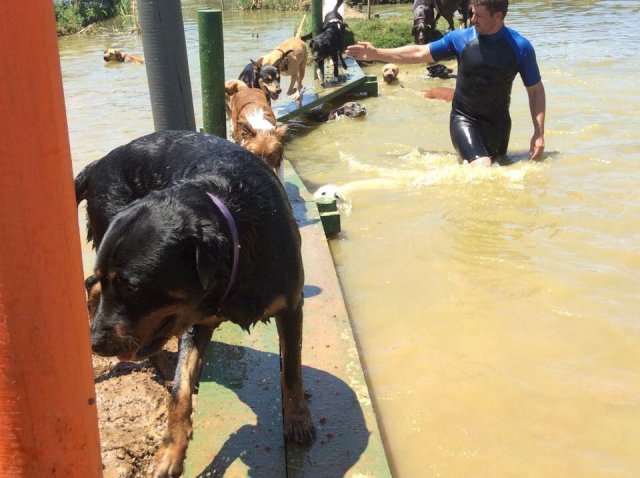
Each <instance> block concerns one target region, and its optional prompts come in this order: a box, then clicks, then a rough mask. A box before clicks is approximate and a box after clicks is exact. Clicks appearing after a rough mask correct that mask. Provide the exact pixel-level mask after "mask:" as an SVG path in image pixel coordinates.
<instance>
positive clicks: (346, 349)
mask: <svg viewBox="0 0 640 478" xmlns="http://www.w3.org/2000/svg"><path fill="white" fill-rule="evenodd" d="M286 172H287V175H286V177H287V186H286V187H287V192H288V194H289V198H290V201H291V204H292V207H293V209H294V214H295V216H296V220H297V222H298V226H299V227H300V233H301V235H302V250H303V251H302V252H303V260H304V266H305V289H304V293H305V305H304V338H303V340H304V342H303V356H302V361H303V364H302V373H303V378H304V386H305V391H306V392H307V393H308V394H309V406H310V409H311V414H312V417H313V420H314V423H315V425H316V428H317V432H318V434H317V439H316V442H315V443H314V444H313V445H312V446H311V447H309V448H308V449H305V448H302V447H296V446H291V445H285V444H284V441H283V436H282V413H281V409H280V407H281V398H280V387H279V379H278V374H279V361H278V339H277V332H276V330H275V324H272V325H268V326H265V325H259V326H257V327H256V328H255V329H253V330H252V333H251V335H248V334H246V333H244V332H242V331H241V330H240V328H239V327H237V326H234V325H232V324H224V325H223V327H222V328H221V330H217V331H216V332H215V333H214V342H212V344H211V347H210V350H209V353H208V358H207V364H206V367H205V371H204V372H203V377H202V380H201V385H200V392H199V394H198V397H197V403H196V412H195V419H194V422H195V423H194V430H195V431H194V439H193V442H192V444H191V445H190V447H189V456H188V461H187V469H186V472H185V475H184V476H185V477H195V476H212V477H213V476H252V477H262V476H264V477H279V476H288V477H302V476H304V477H322V478H326V477H341V476H350V477H351V476H352V477H356V476H357V477H387V476H391V474H390V472H389V467H388V464H387V460H386V456H385V451H384V447H383V445H382V440H381V437H380V432H379V429H378V425H377V422H376V417H375V414H374V411H373V407H372V404H371V400H370V397H369V391H368V388H367V384H366V382H365V378H364V374H363V371H362V366H361V363H360V359H359V356H358V351H357V348H356V344H355V340H354V338H353V333H352V329H351V324H350V322H349V317H348V315H347V311H346V308H345V305H344V300H343V297H342V293H341V291H340V285H339V282H338V279H337V277H336V272H335V269H334V266H333V261H332V258H331V254H330V252H329V248H328V244H327V242H326V239H325V236H324V232H323V229H322V225H321V222H320V218H319V215H318V211H317V207H316V205H315V203H314V202H313V198H312V197H311V195H310V194H309V192H308V191H307V190H306V189H305V188H304V186H303V185H302V183H301V181H300V179H299V178H298V176H297V175H296V174H295V172H294V171H293V169H292V168H291V166H290V165H289V164H288V163H287V168H286Z"/></svg>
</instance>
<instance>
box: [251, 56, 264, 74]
mask: <svg viewBox="0 0 640 478" xmlns="http://www.w3.org/2000/svg"><path fill="white" fill-rule="evenodd" d="M249 61H250V62H251V64H252V65H253V71H254V73H255V74H256V75H259V74H260V70H262V58H258V61H253V60H249Z"/></svg>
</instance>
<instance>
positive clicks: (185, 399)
mask: <svg viewBox="0 0 640 478" xmlns="http://www.w3.org/2000/svg"><path fill="white" fill-rule="evenodd" d="M213 329H214V328H213V327H208V326H203V325H194V326H193V328H192V329H191V330H189V331H188V332H185V334H184V335H183V336H182V337H181V338H180V350H179V352H178V366H177V368H176V375H175V378H174V382H173V389H172V390H171V394H170V396H169V398H168V407H167V409H168V414H169V419H168V423H167V428H166V430H165V432H164V436H163V437H162V444H161V445H160V449H159V450H158V452H157V453H156V456H155V459H154V465H153V471H152V474H151V476H152V477H153V478H167V477H177V476H180V475H181V474H182V469H183V464H184V459H185V457H186V455H187V446H188V442H189V440H190V439H191V433H192V423H191V411H192V398H191V395H192V394H193V393H194V391H195V390H196V387H197V384H198V381H199V379H200V372H201V370H202V362H203V360H204V353H205V351H206V349H207V346H208V345H209V342H210V341H211V334H212V333H213Z"/></svg>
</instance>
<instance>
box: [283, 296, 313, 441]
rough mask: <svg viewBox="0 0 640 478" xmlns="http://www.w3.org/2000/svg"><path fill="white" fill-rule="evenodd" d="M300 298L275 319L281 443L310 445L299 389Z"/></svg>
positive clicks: (310, 426) (310, 424)
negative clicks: (278, 354)
mask: <svg viewBox="0 0 640 478" xmlns="http://www.w3.org/2000/svg"><path fill="white" fill-rule="evenodd" d="M302 300H303V299H302V297H300V300H299V303H298V304H297V305H296V306H294V307H291V308H288V309H286V310H284V311H282V312H281V313H280V314H278V315H277V316H276V324H277V326H278V336H279V337H280V356H281V360H282V372H281V384H282V407H283V414H284V436H285V440H286V441H289V442H294V443H300V444H302V445H310V444H311V443H312V442H313V440H314V438H315V436H316V429H315V427H314V426H313V421H312V420H311V414H310V413H309V408H308V407H307V403H306V401H305V399H304V390H303V389H302V363H301V361H302Z"/></svg>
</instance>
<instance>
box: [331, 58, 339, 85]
mask: <svg viewBox="0 0 640 478" xmlns="http://www.w3.org/2000/svg"><path fill="white" fill-rule="evenodd" d="M339 55H340V53H334V54H333V55H332V56H331V61H333V79H334V81H340V63H338V61H339V60H338V56H339Z"/></svg>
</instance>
